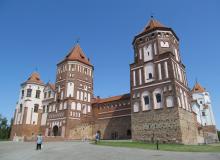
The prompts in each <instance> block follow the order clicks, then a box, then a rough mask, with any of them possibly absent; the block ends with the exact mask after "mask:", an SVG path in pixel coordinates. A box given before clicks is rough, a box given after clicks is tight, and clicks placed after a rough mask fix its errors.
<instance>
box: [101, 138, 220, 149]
mask: <svg viewBox="0 0 220 160" xmlns="http://www.w3.org/2000/svg"><path fill="white" fill-rule="evenodd" d="M97 145H103V146H113V147H128V148H140V149H150V150H156V144H150V143H144V142H132V141H105V140H101V141H99V142H98V144H97ZM159 150H162V151H176V152H220V143H218V144H215V145H182V144H159Z"/></svg>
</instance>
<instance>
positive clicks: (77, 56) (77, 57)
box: [65, 43, 92, 66]
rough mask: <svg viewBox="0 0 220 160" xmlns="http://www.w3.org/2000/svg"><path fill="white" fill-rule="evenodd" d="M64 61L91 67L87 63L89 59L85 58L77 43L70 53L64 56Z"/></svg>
mask: <svg viewBox="0 0 220 160" xmlns="http://www.w3.org/2000/svg"><path fill="white" fill-rule="evenodd" d="M65 60H68V61H79V62H82V63H84V64H87V65H90V66H91V65H92V64H91V63H90V62H89V59H88V58H87V57H86V56H85V54H84V52H83V51H82V49H81V47H80V45H79V44H78V43H77V44H76V45H75V46H74V47H73V49H72V50H71V51H70V53H69V54H68V55H67V56H66V58H65Z"/></svg>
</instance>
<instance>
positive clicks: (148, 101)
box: [144, 96, 150, 105]
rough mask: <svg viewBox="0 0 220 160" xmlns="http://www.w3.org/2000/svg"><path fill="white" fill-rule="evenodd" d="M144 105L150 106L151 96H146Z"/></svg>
mask: <svg viewBox="0 0 220 160" xmlns="http://www.w3.org/2000/svg"><path fill="white" fill-rule="evenodd" d="M144 104H145V105H149V104H150V99H149V96H144Z"/></svg>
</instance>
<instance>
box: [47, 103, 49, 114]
mask: <svg viewBox="0 0 220 160" xmlns="http://www.w3.org/2000/svg"><path fill="white" fill-rule="evenodd" d="M48 112H49V106H48V105H47V113H48Z"/></svg>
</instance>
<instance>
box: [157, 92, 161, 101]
mask: <svg viewBox="0 0 220 160" xmlns="http://www.w3.org/2000/svg"><path fill="white" fill-rule="evenodd" d="M156 99H157V103H160V102H161V94H160V93H157V94H156Z"/></svg>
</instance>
